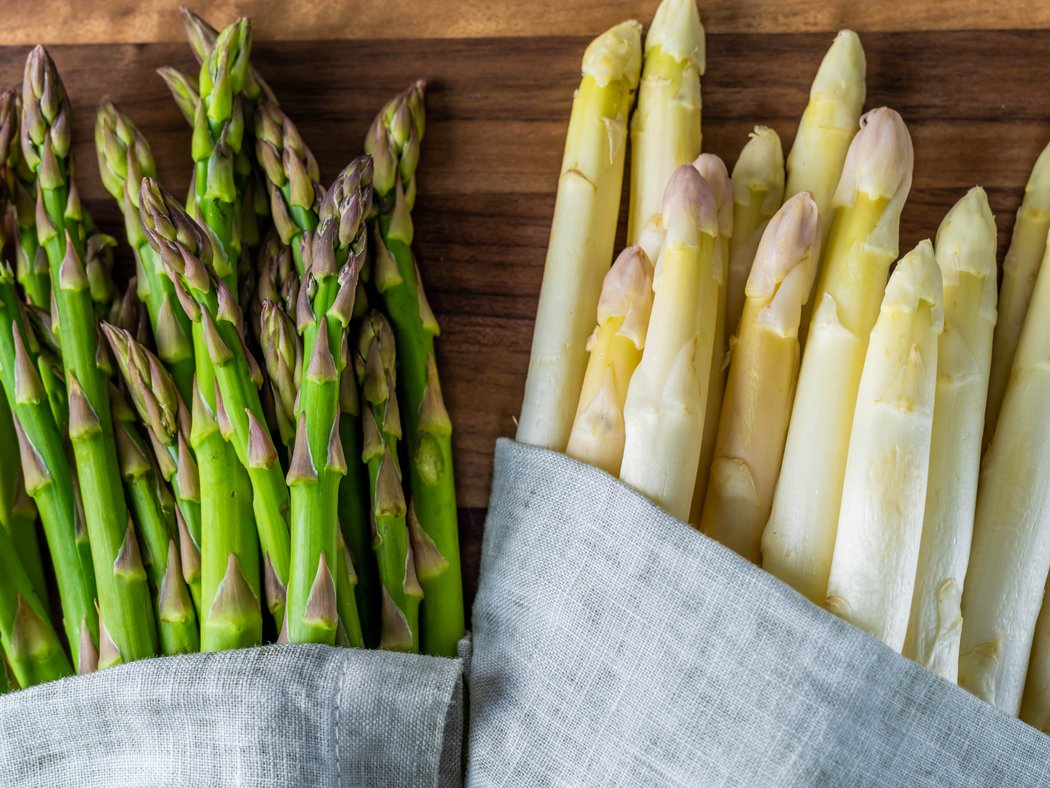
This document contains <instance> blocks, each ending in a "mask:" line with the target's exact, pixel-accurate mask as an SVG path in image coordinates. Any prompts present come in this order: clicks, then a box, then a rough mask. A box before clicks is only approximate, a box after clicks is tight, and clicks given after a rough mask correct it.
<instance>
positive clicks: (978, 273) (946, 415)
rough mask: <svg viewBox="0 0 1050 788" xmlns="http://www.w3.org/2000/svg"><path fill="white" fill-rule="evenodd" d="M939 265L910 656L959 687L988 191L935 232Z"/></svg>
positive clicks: (984, 387)
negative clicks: (940, 314)
mask: <svg viewBox="0 0 1050 788" xmlns="http://www.w3.org/2000/svg"><path fill="white" fill-rule="evenodd" d="M936 255H937V265H938V266H939V267H940V269H941V275H942V278H943V283H944V333H942V334H941V339H940V345H939V349H938V357H937V394H936V399H935V403H934V409H933V443H932V448H931V450H930V477H929V484H928V486H927V488H926V511H925V514H924V520H923V529H922V544H921V547H920V549H919V565H918V569H917V571H916V573H915V594H914V596H913V597H912V604H911V619H910V620H909V622H908V637H907V640H906V641H905V644H904V656H906V657H909V658H910V659H913V660H915V661H916V662H918V663H919V664H920V665H922V666H923V667H925V668H927V669H929V670H931V671H933V672H934V673H937V674H938V675H940V676H941V677H943V678H944V679H946V680H948V681H951V682H953V683H954V682H956V681H957V680H958V676H959V637H960V636H961V634H962V609H961V603H962V592H963V582H964V580H965V578H966V565H967V563H968V562H969V560H970V542H971V540H972V537H973V519H974V510H975V509H976V506H977V477H978V471H979V469H980V465H981V434H982V428H983V426H984V406H985V401H986V399H987V392H988V369H989V366H990V363H991V358H992V331H993V329H994V328H995V298H996V288H995V285H996V259H995V217H993V216H992V210H991V208H989V207H988V197H987V196H986V195H985V193H984V189H981V188H980V187H978V186H975V187H974V188H972V189H971V190H970V191H969V192H968V193H967V194H966V196H965V197H963V198H962V199H961V200H959V202H957V203H956V204H955V206H954V207H953V208H952V209H951V210H950V211H948V214H947V215H946V216H945V217H944V221H943V222H941V226H940V229H938V230H937V242H936Z"/></svg>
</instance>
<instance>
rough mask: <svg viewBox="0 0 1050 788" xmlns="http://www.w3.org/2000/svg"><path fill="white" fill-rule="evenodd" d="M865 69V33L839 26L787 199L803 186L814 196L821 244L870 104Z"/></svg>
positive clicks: (796, 145)
mask: <svg viewBox="0 0 1050 788" xmlns="http://www.w3.org/2000/svg"><path fill="white" fill-rule="evenodd" d="M865 72H866V64H865V60H864V48H863V47H862V46H861V45H860V38H858V37H857V34H856V33H854V32H853V31H852V30H841V31H839V33H838V35H837V36H835V41H834V42H833V43H832V44H831V48H830V49H828V51H827V54H825V55H824V59H823V60H822V61H821V63H820V68H819V69H817V76H816V78H814V80H813V87H812V88H811V89H810V91H809V104H807V105H806V110H805V112H803V113H802V120H800V121H799V124H798V132H797V133H796V134H795V141H794V142H793V143H792V145H791V152H790V153H789V154H788V158H787V187H786V188H785V190H784V199H788V198H789V197H793V196H794V195H796V194H798V193H799V192H802V191H806V192H809V193H810V194H811V195H812V196H813V201H814V202H816V204H817V210H818V211H820V221H821V226H822V229H821V248H826V242H827V239H828V232H829V231H830V229H831V220H832V213H833V211H834V208H835V206H834V204H833V203H834V194H835V188H836V186H837V185H838V182H839V177H840V176H841V174H842V166H843V164H844V163H845V161H846V151H847V150H848V149H849V146H850V141H851V140H852V139H853V136H854V135H855V134H856V133H857V122H858V120H859V119H860V111H861V108H862V107H863V106H864V95H865V92H866V88H865V84H864V78H865Z"/></svg>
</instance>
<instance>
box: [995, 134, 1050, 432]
mask: <svg viewBox="0 0 1050 788" xmlns="http://www.w3.org/2000/svg"><path fill="white" fill-rule="evenodd" d="M1048 231H1050V144H1048V145H1047V146H1046V147H1045V148H1043V152H1042V153H1040V154H1039V158H1038V159H1037V160H1036V162H1035V166H1034V167H1033V168H1032V174H1031V175H1029V176H1028V183H1027V184H1026V185H1025V187H1024V198H1023V199H1022V200H1021V207H1020V208H1018V209H1017V218H1016V219H1015V220H1014V229H1013V235H1012V236H1011V237H1010V246H1009V248H1008V249H1007V250H1006V259H1005V260H1003V283H1002V287H1001V288H1000V291H999V317H998V321H997V322H996V324H995V338H994V339H993V340H992V369H991V372H990V373H989V382H988V406H987V408H986V409H985V423H984V446H985V447H986V448H987V446H988V444H990V443H991V442H992V434H993V433H994V431H995V425H996V423H997V422H998V420H999V411H1000V409H1001V408H1002V404H1003V397H1004V396H1005V394H1006V389H1007V386H1008V385H1009V380H1010V369H1011V366H1012V364H1013V358H1014V353H1015V352H1016V350H1017V344H1018V341H1019V340H1020V337H1021V330H1022V328H1023V326H1024V321H1025V315H1026V314H1027V313H1028V304H1029V302H1030V301H1031V299H1032V292H1033V290H1034V289H1035V282H1036V277H1037V276H1038V275H1039V271H1040V270H1041V269H1040V264H1041V261H1042V259H1043V253H1044V251H1045V250H1046V245H1047V244H1046V236H1047V232H1048Z"/></svg>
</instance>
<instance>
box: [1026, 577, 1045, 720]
mask: <svg viewBox="0 0 1050 788" xmlns="http://www.w3.org/2000/svg"><path fill="white" fill-rule="evenodd" d="M1047 587H1050V580H1048V582H1047ZM1048 599H1050V595H1048V594H1047V593H1046V589H1045V588H1044V590H1043V607H1042V609H1041V610H1040V611H1039V618H1038V619H1037V620H1036V622H1035V638H1034V640H1033V642H1032V654H1031V658H1030V659H1029V661H1028V676H1027V677H1026V678H1025V682H1024V695H1023V696H1022V698H1021V715H1020V716H1021V719H1022V720H1023V721H1024V722H1027V723H1028V724H1029V725H1031V726H1032V727H1033V728H1038V729H1039V730H1041V731H1042V732H1043V733H1050V604H1047V600H1048Z"/></svg>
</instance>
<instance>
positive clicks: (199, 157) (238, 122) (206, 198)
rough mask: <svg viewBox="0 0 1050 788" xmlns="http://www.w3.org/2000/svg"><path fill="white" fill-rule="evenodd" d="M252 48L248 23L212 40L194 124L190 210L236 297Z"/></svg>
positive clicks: (219, 272)
mask: <svg viewBox="0 0 1050 788" xmlns="http://www.w3.org/2000/svg"><path fill="white" fill-rule="evenodd" d="M251 43H252V32H251V23H250V22H249V20H248V19H245V18H241V19H238V20H237V21H236V22H234V23H233V24H232V25H230V26H229V27H227V28H226V29H225V30H223V31H222V33H220V34H219V36H218V38H216V39H215V43H214V46H213V47H212V49H211V51H210V52H208V53H207V54H206V56H205V57H204V58H203V60H202V61H201V69H200V78H199V80H198V86H197V87H198V89H199V101H197V102H196V108H195V114H194V118H193V143H192V155H193V161H194V165H195V170H194V184H195V193H194V205H195V209H196V211H197V215H198V216H199V217H200V219H201V223H202V224H204V225H206V226H207V227H208V228H209V229H210V230H211V231H212V232H213V233H214V234H215V236H216V238H217V239H218V242H219V246H220V247H221V250H222V252H223V254H222V255H221V256H219V257H218V258H217V260H216V264H217V265H218V266H219V268H218V269H217V270H216V273H217V275H218V276H219V277H220V278H221V279H222V280H223V282H225V283H226V285H227V287H229V288H230V290H231V291H233V292H236V291H237V283H238V276H237V263H238V261H239V260H240V256H241V237H240V232H239V229H240V219H241V217H240V204H239V195H238V189H237V183H236V181H237V176H238V175H240V176H242V177H245V176H247V172H245V171H241V172H237V169H238V167H240V168H241V169H242V170H243V167H244V163H243V162H244V159H243V157H242V143H243V142H244V129H245V106H244V103H245V93H244V91H245V82H246V80H247V78H248V74H249V71H250V64H249V62H248V58H249V56H250V53H251Z"/></svg>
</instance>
